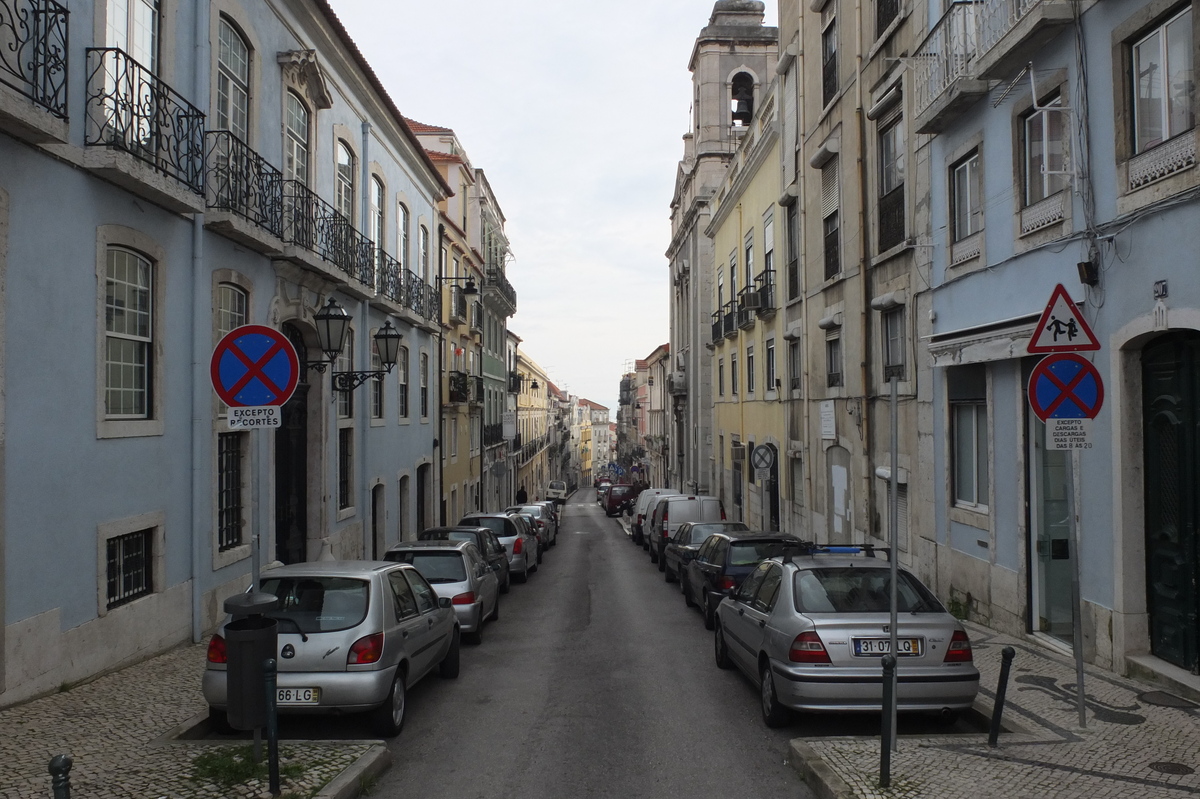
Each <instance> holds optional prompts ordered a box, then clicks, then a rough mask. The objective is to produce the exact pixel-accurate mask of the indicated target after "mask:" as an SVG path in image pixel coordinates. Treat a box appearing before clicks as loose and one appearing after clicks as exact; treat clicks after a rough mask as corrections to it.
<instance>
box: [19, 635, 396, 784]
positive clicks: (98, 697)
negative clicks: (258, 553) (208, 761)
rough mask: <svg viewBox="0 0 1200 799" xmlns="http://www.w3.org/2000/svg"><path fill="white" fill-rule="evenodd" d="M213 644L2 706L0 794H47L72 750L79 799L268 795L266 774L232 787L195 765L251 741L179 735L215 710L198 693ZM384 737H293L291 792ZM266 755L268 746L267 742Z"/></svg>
mask: <svg viewBox="0 0 1200 799" xmlns="http://www.w3.org/2000/svg"><path fill="white" fill-rule="evenodd" d="M206 651H207V643H202V644H189V645H185V646H180V647H177V648H175V649H173V650H171V651H169V652H167V653H165V654H163V655H160V656H158V657H155V658H152V659H150V660H147V661H144V662H142V663H139V664H137V665H134V666H130V667H128V668H125V669H122V670H121V671H118V672H114V673H112V674H109V675H106V676H104V677H101V678H99V679H97V680H94V681H92V682H88V683H84V684H82V685H76V686H73V687H70V688H69V689H68V690H64V691H60V692H59V693H57V694H53V695H50V696H46V697H43V698H41V699H36V700H34V701H32V702H27V703H25V704H22V705H18V706H16V707H12V708H8V709H6V710H0V730H2V731H3V733H2V734H0V799H48V797H50V796H52V795H53V794H52V791H51V785H50V773H49V770H48V764H49V762H50V759H51V758H52V757H54V756H55V755H60V754H66V755H69V756H70V757H71V758H72V760H73V761H74V762H73V765H72V768H71V772H70V780H71V796H72V797H73V799H216V798H217V797H221V798H222V799H224V797H230V798H231V799H232V798H233V797H237V798H238V799H243V798H249V797H259V796H263V797H270V793H269V792H268V790H267V783H266V781H265V780H263V781H261V782H260V783H251V784H247V785H242V786H237V787H235V788H230V789H225V788H221V787H218V786H217V785H213V784H210V783H206V782H204V781H202V780H199V779H197V778H195V777H194V776H193V766H192V761H193V760H194V759H195V757H196V756H197V755H199V754H201V753H203V752H207V751H211V750H212V749H213V748H214V747H233V746H242V745H245V743H247V742H245V741H240V740H229V741H197V740H188V741H183V740H175V739H173V738H172V737H171V736H172V734H173V733H175V732H177V731H178V730H179V729H180V728H181V727H183V726H184V725H186V724H187V722H189V721H191V720H195V719H196V718H197V717H198V716H201V715H203V714H206V713H207V710H208V708H207V705H205V703H204V699H203V697H202V696H201V694H200V677H201V673H202V672H203V671H204V664H205V653H206ZM377 745H378V742H377V741H288V742H285V743H281V744H280V764H281V768H282V767H284V766H286V765H287V764H288V763H295V764H297V765H298V766H299V767H300V768H302V769H303V770H302V773H301V774H300V775H299V776H298V777H297V778H295V779H283V780H282V782H281V788H282V789H283V793H284V795H285V796H286V795H288V794H289V793H290V794H292V795H293V796H301V797H310V796H313V795H314V794H317V793H318V792H319V791H320V790H321V789H322V787H323V786H325V785H326V784H327V783H330V782H331V781H332V780H334V778H336V777H337V776H338V775H339V774H342V773H343V772H344V771H346V770H347V769H349V768H350V767H351V766H353V765H354V764H355V763H356V762H357V761H359V759H360V758H361V757H363V756H364V755H366V754H367V753H368V752H369V751H371V750H372V749H373V748H374V747H376V746H377ZM263 749H264V752H265V750H266V746H265V743H264V746H263Z"/></svg>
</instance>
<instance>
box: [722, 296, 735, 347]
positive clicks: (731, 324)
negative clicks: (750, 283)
mask: <svg viewBox="0 0 1200 799" xmlns="http://www.w3.org/2000/svg"><path fill="white" fill-rule="evenodd" d="M737 307H738V303H737V300H730V301H729V302H727V303H725V305H724V307H723V308H722V309H721V311H722V314H723V315H722V317H721V332H722V333H724V335H725V338H733V337H734V336H736V335H737Z"/></svg>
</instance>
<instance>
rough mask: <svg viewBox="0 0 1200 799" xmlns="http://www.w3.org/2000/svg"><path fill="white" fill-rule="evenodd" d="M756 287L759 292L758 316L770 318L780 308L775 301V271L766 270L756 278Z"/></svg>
mask: <svg viewBox="0 0 1200 799" xmlns="http://www.w3.org/2000/svg"><path fill="white" fill-rule="evenodd" d="M754 287H755V289H757V291H758V315H759V316H770V315H771V314H773V313H775V309H776V308H777V307H778V305H777V304H776V300H775V270H774V269H764V270H763V271H761V272H759V273H758V274H757V275H755V276H754Z"/></svg>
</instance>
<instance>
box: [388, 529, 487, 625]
mask: <svg viewBox="0 0 1200 799" xmlns="http://www.w3.org/2000/svg"><path fill="white" fill-rule="evenodd" d="M383 559H384V560H390V561H394V562H396V563H409V564H412V565H413V566H415V567H416V569H417V571H419V572H420V573H421V575H422V576H423V577H424V578H425V579H426V580H428V581H429V584H430V585H432V586H433V590H434V591H436V592H437V595H438V596H439V597H449V598H450V603H451V604H452V605H453V606H454V612H455V614H456V615H457V616H458V626H459V629H460V630H462V634H463V637H464V638H465V639H466V640H467V641H468V642H469V643H472V644H478V643H480V642H482V641H483V623H484V622H485V621H497V620H499V618H500V581H499V578H498V576H497V574H496V568H494V567H492V566H490V565H489V564H488V563H487V561H485V560H484V559H483V555H482V554H480V552H479V548H478V547H476V546H475V544H474V543H472V542H470V541H402V542H400V543H399V544H395V545H394V546H392V547H391V548H390V549H388V551H387V552H386V553H384V556H383Z"/></svg>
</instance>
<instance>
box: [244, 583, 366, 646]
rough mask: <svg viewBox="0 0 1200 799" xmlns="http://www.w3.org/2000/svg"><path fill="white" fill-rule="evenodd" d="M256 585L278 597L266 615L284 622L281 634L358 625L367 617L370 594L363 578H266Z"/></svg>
mask: <svg viewBox="0 0 1200 799" xmlns="http://www.w3.org/2000/svg"><path fill="white" fill-rule="evenodd" d="M259 587H260V588H261V589H262V590H263V591H264V592H266V593H268V594H271V595H272V596H275V597H278V598H279V608H278V609H277V610H273V611H271V612H270V613H268V614H267V615H268V616H270V617H271V618H273V619H278V620H280V621H282V622H283V624H280V625H279V632H281V633H289V632H293V633H294V632H297V631H299V632H303V633H321V632H331V631H334V630H348V629H350V628H351V627H357V626H358V625H359V624H361V623H362V620H363V619H364V618H366V616H367V604H368V598H369V597H370V595H371V587H370V585H368V583H367V581H366V580H356V579H353V578H350V577H309V576H305V577H265V578H263V579H261V580H260V581H259ZM288 622H291V623H290V624H289V623H288Z"/></svg>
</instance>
